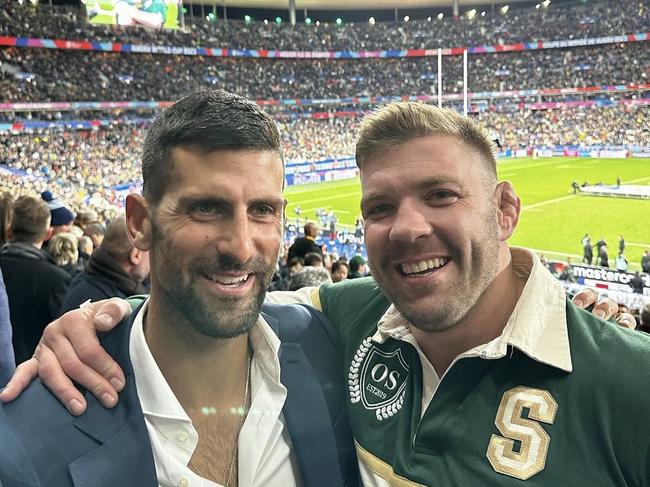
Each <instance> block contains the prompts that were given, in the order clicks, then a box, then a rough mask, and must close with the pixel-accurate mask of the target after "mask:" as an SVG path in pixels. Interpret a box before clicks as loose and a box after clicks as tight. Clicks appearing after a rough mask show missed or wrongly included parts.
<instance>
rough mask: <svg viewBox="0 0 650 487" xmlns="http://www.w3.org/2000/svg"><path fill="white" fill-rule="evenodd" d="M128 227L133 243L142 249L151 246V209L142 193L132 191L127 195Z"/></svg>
mask: <svg viewBox="0 0 650 487" xmlns="http://www.w3.org/2000/svg"><path fill="white" fill-rule="evenodd" d="M126 229H127V232H128V234H129V240H131V243H132V244H133V245H134V246H135V247H136V248H138V249H140V250H149V248H150V246H151V211H150V207H149V204H148V203H147V201H146V200H145V199H144V197H143V196H142V195H139V194H135V193H131V194H130V195H128V196H127V197H126Z"/></svg>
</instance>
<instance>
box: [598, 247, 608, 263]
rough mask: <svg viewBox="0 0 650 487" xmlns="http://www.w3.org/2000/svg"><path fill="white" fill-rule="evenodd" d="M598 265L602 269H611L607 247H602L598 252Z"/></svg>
mask: <svg viewBox="0 0 650 487" xmlns="http://www.w3.org/2000/svg"><path fill="white" fill-rule="evenodd" d="M598 265H599V266H600V267H609V256H608V255H607V245H602V246H601V247H600V250H599V251H598Z"/></svg>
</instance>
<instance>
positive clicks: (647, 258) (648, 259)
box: [641, 250, 650, 274]
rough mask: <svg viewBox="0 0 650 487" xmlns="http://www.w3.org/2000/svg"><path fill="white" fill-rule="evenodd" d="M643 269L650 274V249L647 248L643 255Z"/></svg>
mask: <svg viewBox="0 0 650 487" xmlns="http://www.w3.org/2000/svg"><path fill="white" fill-rule="evenodd" d="M641 270H643V272H646V273H649V274H650V250H646V251H645V254H643V257H641Z"/></svg>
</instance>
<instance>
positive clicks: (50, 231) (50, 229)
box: [43, 227, 54, 242]
mask: <svg viewBox="0 0 650 487" xmlns="http://www.w3.org/2000/svg"><path fill="white" fill-rule="evenodd" d="M53 234H54V227H48V228H47V231H46V232H45V236H44V237H43V242H47V241H48V240H49V239H51V238H52V235H53Z"/></svg>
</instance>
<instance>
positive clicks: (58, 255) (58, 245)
mask: <svg viewBox="0 0 650 487" xmlns="http://www.w3.org/2000/svg"><path fill="white" fill-rule="evenodd" d="M47 251H48V253H49V254H50V255H51V256H52V258H53V259H54V262H56V265H58V266H60V267H63V266H65V265H68V264H72V265H74V264H76V263H77V260H79V243H78V241H77V237H75V236H74V235H73V234H72V233H68V232H62V233H57V234H56V235H54V236H53V237H52V238H51V239H50V241H49V242H48V243H47Z"/></svg>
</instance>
